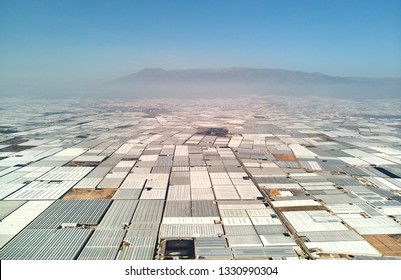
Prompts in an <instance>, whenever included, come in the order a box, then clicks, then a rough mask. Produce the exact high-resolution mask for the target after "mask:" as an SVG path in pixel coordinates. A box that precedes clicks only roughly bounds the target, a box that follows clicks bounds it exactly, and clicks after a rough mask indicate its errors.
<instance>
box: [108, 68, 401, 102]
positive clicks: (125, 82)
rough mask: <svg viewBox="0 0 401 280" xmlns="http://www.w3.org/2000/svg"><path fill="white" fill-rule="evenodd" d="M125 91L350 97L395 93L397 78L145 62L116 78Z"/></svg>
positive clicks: (400, 86) (399, 89)
mask: <svg viewBox="0 0 401 280" xmlns="http://www.w3.org/2000/svg"><path fill="white" fill-rule="evenodd" d="M111 88H113V89H114V90H115V93H117V94H118V95H123V96H124V97H161V96H171V97H209V96H232V95H238V94H241V95H243V94H258V95H270V94H278V95H293V96H303V95H315V96H330V97H349V98H398V97H399V96H400V94H401V78H360V77H336V76H329V75H325V74H322V73H317V72H314V73H307V72H301V71H290V70H281V69H266V68H264V69H257V68H245V67H236V68H217V69H189V70H164V69H161V68H146V69H143V70H141V71H139V72H137V73H134V74H130V75H127V76H124V77H121V78H119V79H117V80H114V81H113V83H112V85H111Z"/></svg>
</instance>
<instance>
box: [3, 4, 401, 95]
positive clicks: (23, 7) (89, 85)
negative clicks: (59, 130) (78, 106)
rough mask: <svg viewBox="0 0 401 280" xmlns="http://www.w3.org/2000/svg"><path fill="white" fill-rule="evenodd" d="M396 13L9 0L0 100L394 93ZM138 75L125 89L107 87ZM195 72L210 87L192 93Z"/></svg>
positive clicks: (391, 7) (398, 44)
mask: <svg viewBox="0 0 401 280" xmlns="http://www.w3.org/2000/svg"><path fill="white" fill-rule="evenodd" d="M400 10H401V4H400V2H399V1H332V2H328V1H310V0H309V1H154V0H152V1H146V2H143V1H118V2H102V3H99V2H98V1H47V0H45V1H23V0H22V1H9V0H6V1H1V3H0V41H1V44H0V63H1V67H0V95H1V96H20V95H22V96H46V97H49V96H55V97H63V96H69V95H73V96H98V95H102V96H114V97H116V96H120V97H129V96H130V92H132V95H133V96H134V97H135V98H137V97H144V96H146V95H151V96H163V95H165V94H167V95H170V94H173V93H174V94H175V96H185V97H188V96H189V97H191V96H193V97H196V95H197V94H199V92H210V91H213V92H215V93H216V92H219V91H220V92H221V94H222V95H230V94H237V93H238V94H252V93H256V94H272V92H273V94H274V93H278V94H290V95H300V94H311V95H320V94H321V95H323V96H337V97H338V96H354V97H363V96H364V92H366V97H373V96H381V97H395V96H396V93H397V90H399V88H400V80H399V77H401V66H400V61H401V35H400V32H399V26H400V25H401V12H400ZM232 67H237V68H234V69H236V70H235V71H236V73H234V72H233V71H234V70H233V68H232ZM243 67H247V68H248V69H247V70H246V71H248V72H249V73H250V75H251V76H250V79H244V78H243V77H244V76H238V71H239V69H241V68H242V73H243V74H244V75H248V73H245V72H244V71H245V68H243ZM147 68H162V69H165V70H172V69H181V70H188V69H209V70H208V71H203V72H199V71H198V72H196V71H195V72H194V71H192V72H191V71H187V72H184V71H181V72H177V71H167V72H162V71H159V72H158V74H157V75H156V73H155V70H153V71H146V70H145V71H141V70H143V69H147ZM265 68H268V69H285V70H288V71H275V72H274V71H270V72H269V71H267V70H263V69H265ZM210 69H220V70H219V71H217V70H216V71H215V70H210ZM224 69H225V70H224ZM228 69H230V70H228ZM256 69H259V74H258V75H257V76H258V78H259V80H254V79H252V77H254V76H253V75H254V73H255V72H257V71H256ZM263 71H264V72H263ZM290 71H301V72H306V73H313V74H302V73H300V72H290ZM136 72H138V73H139V74H137V75H132V76H128V77H131V78H132V79H131V80H132V81H131V83H129V84H130V86H129V87H128V86H127V85H128V83H124V85H121V84H120V85H119V86H118V87H117V88H115V87H112V86H110V84H113V85H114V86H115V85H116V84H115V83H113V82H114V81H115V80H116V79H119V78H120V77H124V76H127V75H130V74H132V73H136ZM251 72H252V73H251ZM262 72H263V75H261V74H260V73H262ZM315 72H317V73H315ZM160 73H163V75H164V76H167V74H169V77H170V78H171V75H170V74H172V73H174V75H177V74H178V73H181V74H184V73H186V75H183V76H182V78H180V79H178V80H177V79H175V80H174V81H172V80H171V81H170V80H166V79H165V78H162V77H161V75H160ZM188 73H191V75H192V77H189V76H188V75H187V74H188ZM205 73H207V75H206V76H205V75H204V74H205ZM227 73H229V74H227ZM296 73H297V75H298V76H297V78H296V79H295V80H294V75H295V74H296ZM318 73H322V74H318ZM196 74H200V75H201V77H203V78H204V80H203V81H202V82H205V84H203V85H202V86H203V87H199V84H195V85H194V84H191V86H188V83H189V82H192V81H193V77H194V75H196ZM226 74H227V75H228V76H230V78H229V79H228V77H225V78H223V79H222V76H224V75H226ZM146 75H148V76H154V77H155V79H154V80H153V82H152V83H151V84H149V82H150V81H151V79H149V77H145V76H146ZM212 76H213V77H212ZM139 77H142V78H144V79H145V80H146V81H147V84H146V83H144V82H143V81H141V82H140V83H139V84H138V80H139ZM184 77H185V78H184ZM334 77H369V78H397V77H398V79H387V80H378V79H376V80H375V79H372V80H362V79H359V80H355V79H349V78H334ZM161 78H162V79H161ZM170 78H169V79H170ZM189 78H190V79H191V81H188V80H187V79H189ZM197 79H198V80H199V79H200V78H197ZM134 80H135V81H136V83H134V82H133V81H134ZM177 81H178V84H177ZM199 81H200V80H199ZM255 81H256V83H254V82H255ZM169 82H173V83H174V86H177V87H172V86H171V84H168V83H169ZM216 82H217V85H216ZM223 82H227V84H224V83H223ZM315 82H316V83H315ZM165 83H167V84H168V85H166V84H165ZM223 84H224V85H223ZM238 85H239V86H238ZM194 86H195V87H194ZM159 88H164V90H162V91H158V89H159ZM231 90H232V92H231V93H230V91H231ZM184 91H186V92H185V93H184ZM379 91H380V94H376V92H379ZM206 95H207V93H206Z"/></svg>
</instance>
